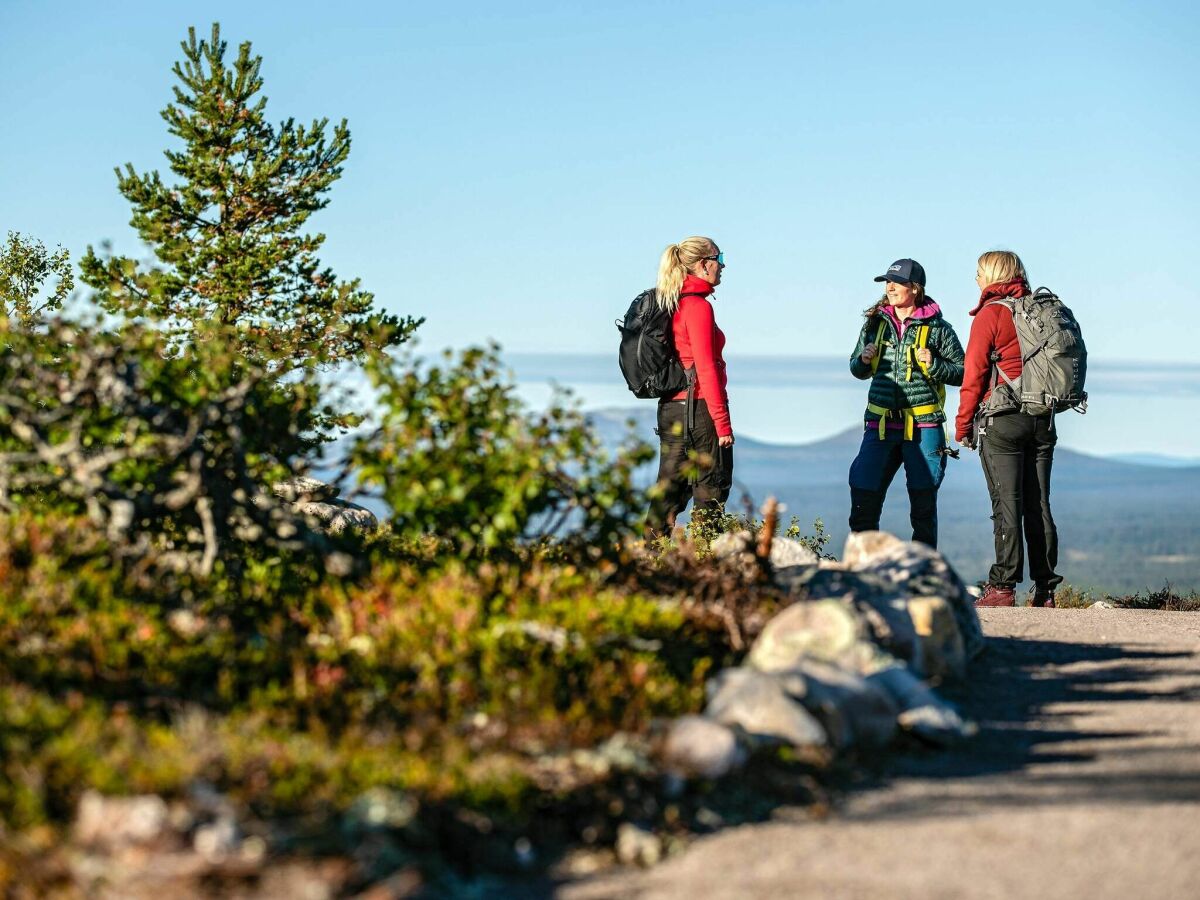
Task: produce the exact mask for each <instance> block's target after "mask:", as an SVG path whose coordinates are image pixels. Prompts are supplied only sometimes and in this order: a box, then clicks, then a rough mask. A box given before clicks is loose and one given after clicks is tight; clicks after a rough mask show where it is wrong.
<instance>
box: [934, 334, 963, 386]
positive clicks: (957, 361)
mask: <svg viewBox="0 0 1200 900" xmlns="http://www.w3.org/2000/svg"><path fill="white" fill-rule="evenodd" d="M933 349H934V351H935V352H934V354H933V360H932V362H930V364H929V377H930V378H932V379H933V380H934V381H939V382H941V383H942V384H948V385H950V386H951V387H958V386H959V385H960V384H962V383H963V374H964V371H963V369H964V367H963V359H964V354H963V348H962V344H960V343H959V341H958V335H957V334H955V333H954V326H953V325H951V324H950V323H949V322H947V321H945V320H943V321H942V325H941V327H940V328H938V329H937V330H936V331H935V332H934V347H933Z"/></svg>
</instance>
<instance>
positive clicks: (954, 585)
mask: <svg viewBox="0 0 1200 900" xmlns="http://www.w3.org/2000/svg"><path fill="white" fill-rule="evenodd" d="M842 555H843V561H844V563H845V565H846V566H847V567H848V568H850V569H852V570H853V571H854V572H856V573H858V574H860V575H873V576H875V577H876V578H878V579H880V580H881V581H882V582H884V583H885V584H888V585H891V586H892V587H893V588H894V589H895V590H897V591H898V592H900V593H902V594H904V595H907V596H909V597H941V598H943V599H945V600H946V602H947V603H948V604H949V605H950V609H951V612H952V613H953V616H954V620H955V623H956V624H957V626H958V631H959V635H960V638H961V640H962V647H963V653H964V654H965V657H966V659H968V660H970V659H974V658H975V657H976V656H978V655H979V653H981V652H982V651H983V646H984V643H983V631H982V629H981V628H980V626H979V616H978V615H976V613H975V606H974V603H973V600H972V597H971V595H970V594H969V593H968V591H967V587H966V585H965V584H963V581H962V579H961V578H959V577H958V574H957V573H956V572H955V571H954V569H953V568H952V567H951V566H950V564H949V563H948V562H947V561H946V558H945V557H944V556H942V555H941V554H940V553H938V551H936V550H934V549H933V548H932V547H927V546H925V545H924V544H919V543H916V542H913V541H902V540H900V539H899V538H897V537H896V536H895V535H891V534H888V533H887V532H883V531H864V532H859V533H856V534H851V535H850V536H849V537H848V538H847V539H846V547H845V550H844V551H843V554H842Z"/></svg>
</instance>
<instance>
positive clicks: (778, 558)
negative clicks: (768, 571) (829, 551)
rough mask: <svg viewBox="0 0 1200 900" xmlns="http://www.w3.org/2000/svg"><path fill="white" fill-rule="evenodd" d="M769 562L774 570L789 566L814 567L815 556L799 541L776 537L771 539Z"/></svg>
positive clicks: (815, 562)
mask: <svg viewBox="0 0 1200 900" xmlns="http://www.w3.org/2000/svg"><path fill="white" fill-rule="evenodd" d="M770 560H771V565H772V566H774V567H775V568H776V569H786V568H788V567H790V566H815V565H816V564H817V554H815V553H813V552H812V551H811V550H809V549H808V548H807V547H805V546H804V545H803V544H801V543H800V542H799V541H793V540H792V539H791V538H783V537H776V538H772V539H771V556H770Z"/></svg>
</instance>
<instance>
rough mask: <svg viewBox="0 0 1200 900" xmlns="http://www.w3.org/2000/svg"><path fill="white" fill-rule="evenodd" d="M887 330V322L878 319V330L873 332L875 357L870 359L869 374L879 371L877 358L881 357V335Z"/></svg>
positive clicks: (882, 318)
mask: <svg viewBox="0 0 1200 900" xmlns="http://www.w3.org/2000/svg"><path fill="white" fill-rule="evenodd" d="M886 330H887V320H886V319H885V318H884V317H883V316H880V317H879V330H878V331H876V332H875V355H874V356H873V357H872V358H871V374H872V375H874V374H875V373H876V372H878V371H879V357H880V356H882V355H883V333H884V331H886Z"/></svg>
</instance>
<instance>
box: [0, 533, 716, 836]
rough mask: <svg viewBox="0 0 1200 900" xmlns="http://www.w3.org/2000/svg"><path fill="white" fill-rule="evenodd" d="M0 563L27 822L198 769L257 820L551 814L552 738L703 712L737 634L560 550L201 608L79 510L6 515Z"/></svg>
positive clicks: (1, 662)
mask: <svg viewBox="0 0 1200 900" xmlns="http://www.w3.org/2000/svg"><path fill="white" fill-rule="evenodd" d="M282 563H283V565H284V566H286V564H287V561H286V560H283V561H282ZM0 580H2V581H3V583H4V585H5V594H6V595H5V603H4V604H2V605H0V768H2V769H3V772H2V774H3V776H4V777H0V821H5V822H7V823H8V824H10V825H16V826H27V825H31V824H35V823H37V822H42V821H51V822H53V821H61V820H62V819H63V818H64V817H67V816H69V815H70V812H71V810H72V809H73V805H74V803H75V801H76V800H77V798H78V796H79V794H80V792H82V791H83V790H85V789H87V788H89V787H92V788H96V789H99V790H101V791H105V792H108V791H120V792H124V791H155V792H160V793H163V794H165V795H167V796H178V795H182V794H183V793H184V792H185V791H186V788H187V786H188V785H189V784H190V783H191V782H192V781H194V780H196V779H198V778H203V779H206V780H211V781H213V782H215V783H216V784H217V786H218V787H219V788H220V789H221V790H222V791H226V792H228V793H229V794H230V795H231V796H233V797H234V798H235V799H236V800H237V801H238V802H239V803H240V804H241V805H242V806H243V808H245V809H248V810H252V811H254V813H255V814H256V815H268V816H276V815H289V816H290V815H316V816H326V817H328V816H331V815H337V814H338V813H339V812H340V811H344V810H345V809H346V808H347V807H348V806H349V805H350V803H351V802H352V801H353V800H354V798H355V797H356V796H357V795H358V794H359V793H361V792H362V791H363V790H366V789H367V788H369V787H372V786H387V787H392V788H398V789H402V790H405V791H410V792H412V793H413V794H414V795H416V796H418V797H420V798H422V799H423V800H426V801H437V802H449V803H453V804H457V805H462V806H467V807H470V808H474V809H477V810H484V811H486V810H490V809H491V808H492V807H493V805H494V804H495V803H496V802H497V798H508V799H507V800H504V801H503V803H504V804H507V805H508V806H509V808H510V809H512V810H519V811H528V810H529V808H530V807H529V804H530V803H531V802H533V797H532V794H530V792H531V791H532V779H533V778H534V774H533V773H534V771H535V769H536V767H537V765H538V764H539V760H541V759H543V758H544V757H545V755H546V754H547V753H567V752H569V751H570V750H571V749H573V748H580V747H587V746H591V745H593V744H595V743H596V742H598V741H601V740H603V739H605V738H607V737H609V736H611V735H612V734H614V733H615V732H616V731H618V730H626V731H632V732H638V731H644V730H645V729H646V728H647V727H648V726H649V724H650V722H651V721H652V720H653V719H655V718H658V717H662V716H674V715H678V714H680V713H682V712H685V711H690V710H694V709H696V708H698V707H699V705H700V704H701V703H702V702H703V684H704V679H705V677H706V676H707V674H709V671H710V668H711V666H712V665H713V664H714V661H716V660H718V659H721V658H723V656H724V655H725V654H727V653H728V652H729V650H730V648H729V644H728V641H727V639H726V632H725V625H724V623H723V622H721V621H720V620H719V619H716V618H712V617H709V616H702V615H699V614H695V613H694V612H692V611H689V607H688V606H687V605H686V604H684V605H680V604H678V603H674V602H667V601H666V600H665V598H663V597H660V596H654V595H649V594H645V593H642V592H639V591H636V590H632V589H628V588H624V587H621V588H618V587H611V586H607V585H606V584H605V582H604V579H603V578H602V577H601V576H600V575H599V574H598V573H596V572H595V571H594V570H587V571H583V570H577V569H575V568H573V567H569V566H568V567H563V566H557V565H547V564H540V563H533V564H532V565H530V564H522V563H514V564H509V563H491V564H489V565H487V566H485V567H481V568H476V569H470V568H467V567H464V566H463V565H461V564H458V563H454V562H447V563H444V564H443V565H442V566H440V567H438V568H436V569H433V570H428V569H418V568H417V567H414V566H412V565H407V564H399V563H380V564H379V565H377V566H376V568H375V569H374V571H373V572H372V573H371V574H370V575H369V576H368V577H366V578H365V579H364V580H362V581H361V582H359V583H346V582H342V581H339V580H335V579H330V578H320V579H316V580H313V581H311V582H310V583H309V584H307V585H304V584H298V583H296V582H295V581H292V582H290V583H289V582H283V583H279V582H277V581H276V582H272V581H271V580H270V579H266V578H264V579H263V580H262V581H261V582H242V583H240V584H237V585H232V584H212V585H211V589H206V588H205V587H204V586H203V585H198V586H196V587H195V589H194V591H193V592H192V594H191V596H190V599H188V600H187V601H186V602H185V601H183V600H181V598H179V597H170V596H163V595H162V593H161V592H159V591H157V590H156V589H154V588H153V587H151V586H147V585H139V584H138V583H137V581H136V578H133V577H131V576H130V574H129V573H127V572H124V571H122V569H121V568H120V567H117V566H114V565H113V564H112V558H111V552H110V548H108V547H107V544H106V541H105V539H104V538H103V537H102V536H101V535H99V534H97V532H96V530H95V529H94V528H92V527H90V525H88V524H87V523H86V521H83V520H76V519H69V518H63V517H59V516H49V517H46V516H33V515H30V514H27V513H23V514H20V515H18V516H15V517H7V518H4V519H2V520H0ZM268 773H269V774H268ZM581 777H582V776H581ZM592 777H594V776H592ZM522 814H524V812H522Z"/></svg>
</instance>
